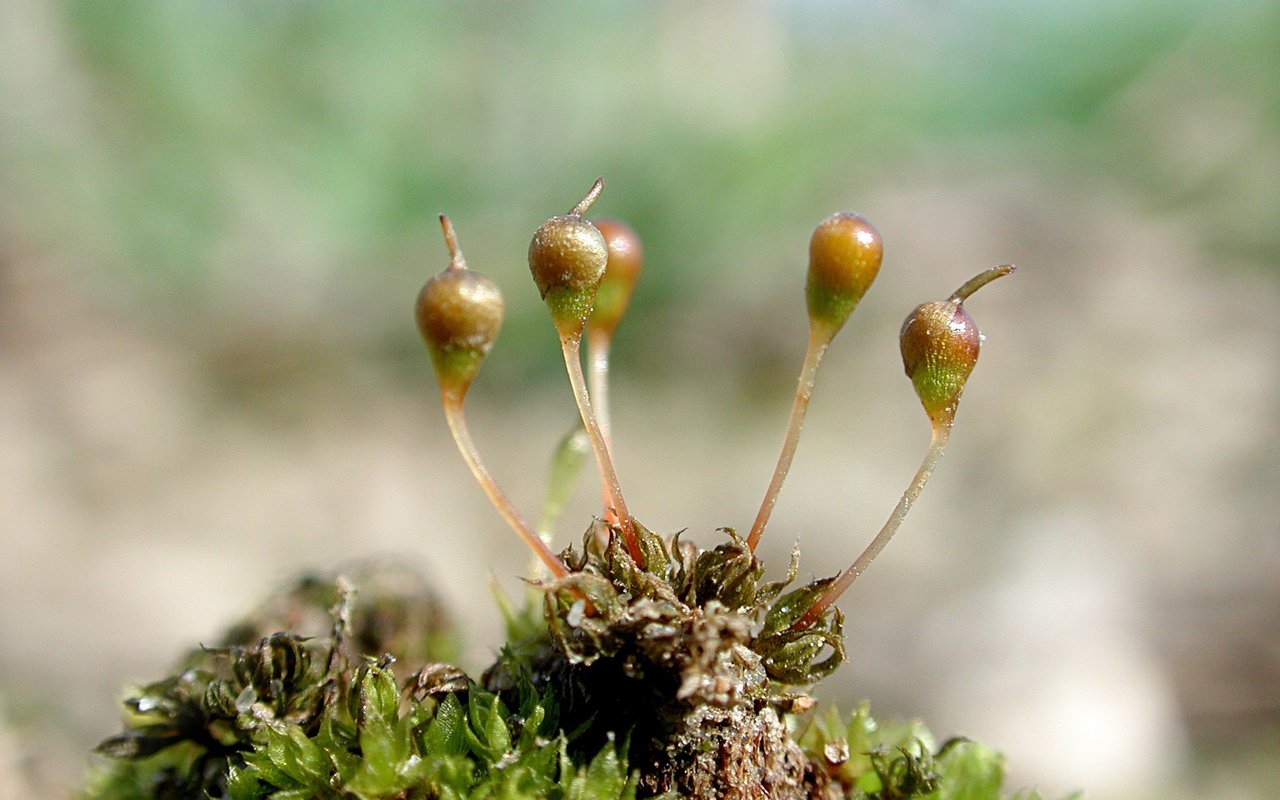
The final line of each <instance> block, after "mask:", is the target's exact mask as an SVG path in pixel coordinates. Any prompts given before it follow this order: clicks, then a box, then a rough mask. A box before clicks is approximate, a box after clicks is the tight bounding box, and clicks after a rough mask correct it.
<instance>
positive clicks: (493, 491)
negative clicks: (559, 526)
mask: <svg viewBox="0 0 1280 800" xmlns="http://www.w3.org/2000/svg"><path fill="white" fill-rule="evenodd" d="M441 399H442V400H443V404H444V418H445V421H446V422H448V424H449V432H450V433H452V434H453V441H454V443H455V444H456V445H457V446H458V452H459V453H461V454H462V459H463V460H464V461H466V462H467V466H468V467H470V468H471V474H472V475H474V476H475V479H476V482H477V483H479V484H480V488H481V489H483V490H484V493H485V494H486V495H488V497H489V502H490V503H492V504H493V507H494V508H496V509H497V510H498V513H499V514H501V515H502V518H503V519H504V520H506V521H507V524H508V525H510V526H511V529H512V530H514V531H515V532H516V535H517V536H519V537H520V539H521V540H522V541H524V543H525V544H526V545H528V546H529V549H530V550H532V551H533V554H534V555H535V556H537V557H538V560H539V561H541V562H542V563H543V564H544V565H545V566H546V568H547V569H548V570H549V571H550V572H551V575H552V576H553V577H555V578H564V577H566V576H567V575H568V574H569V570H568V569H566V568H565V565H564V564H563V563H561V561H560V559H559V558H557V557H556V555H555V553H553V552H551V548H550V547H548V546H547V543H546V542H544V541H543V540H542V538H541V537H540V536H538V534H537V533H536V532H535V531H534V530H533V528H531V527H529V525H528V523H526V522H525V521H524V520H523V519H522V518H521V517H520V514H519V512H517V511H516V508H515V506H514V505H512V504H511V501H510V500H508V499H507V496H506V495H505V494H503V492H502V489H501V488H499V487H498V482H497V481H495V480H494V479H493V475H491V474H490V473H489V470H488V469H486V468H485V466H484V462H482V461H481V460H480V452H479V451H478V450H477V449H476V445H475V442H474V441H473V440H472V438H471V432H470V430H468V429H467V420H466V416H465V415H464V414H463V411H462V400H461V398H459V397H456V396H454V395H451V394H449V393H447V392H446V393H443V394H442V398H441Z"/></svg>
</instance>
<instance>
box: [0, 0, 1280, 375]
mask: <svg viewBox="0 0 1280 800" xmlns="http://www.w3.org/2000/svg"><path fill="white" fill-rule="evenodd" d="M45 21H46V23H47V24H48V25H50V26H51V27H52V28H53V29H54V30H53V32H54V33H55V34H56V35H58V36H59V37H60V38H59V39H58V40H57V41H56V42H54V43H53V44H54V48H53V51H52V52H51V53H48V54H46V58H44V59H38V60H37V62H36V63H37V64H38V65H39V64H43V65H44V67H45V69H43V70H41V69H38V68H34V69H29V70H28V74H29V76H30V79H29V80H28V81H25V82H23V83H22V84H21V85H19V86H16V87H15V89H16V92H17V94H16V98H17V100H18V101H19V102H18V103H16V104H15V103H13V102H12V101H10V102H7V103H6V106H8V107H9V110H8V111H7V112H5V113H4V115H3V116H0V125H2V126H3V127H0V136H2V138H0V154H3V156H4V158H3V159H2V160H0V162H2V163H4V164H6V166H5V167H3V170H4V173H5V183H6V185H7V186H8V187H10V188H9V189H8V190H7V192H6V193H7V194H8V195H9V197H8V200H9V203H8V205H9V206H10V208H9V210H8V212H7V214H6V216H7V224H8V225H11V226H15V227H17V228H18V229H19V230H21V231H22V235H23V238H26V239H29V240H34V241H35V242H36V243H37V244H39V245H41V246H48V247H52V248H54V249H56V250H57V251H59V252H60V253H61V254H63V255H64V256H66V257H67V258H68V260H70V261H72V262H74V263H77V264H78V265H80V266H81V267H82V268H83V269H85V271H86V272H88V273H90V274H92V275H93V276H94V277H93V280H94V281H95V282H97V283H99V284H101V285H102V286H104V287H109V288H111V289H112V290H113V291H118V292H123V293H124V295H125V296H126V297H140V298H143V299H144V300H146V299H150V300H152V301H161V300H163V309H162V310H164V311H165V312H167V313H169V314H171V315H173V317H174V318H179V319H180V318H184V317H187V316H188V315H190V314H191V313H192V312H193V311H195V312H200V313H204V314H215V313H227V311H228V310H230V311H231V312H232V313H234V314H236V315H238V316H243V317H246V318H247V319H248V320H251V321H252V320H256V321H257V324H259V325H261V326H267V327H277V326H283V327H284V328H285V329H286V330H288V329H290V328H295V327H305V328H307V329H308V331H309V332H311V333H320V334H322V335H324V336H328V337H336V338H339V339H343V340H346V341H348V342H354V343H356V344H361V345H363V346H365V347H369V348H372V349H375V350H376V349H382V350H384V351H387V352H391V351H395V350H398V349H400V348H402V347H404V345H402V344H401V342H402V340H403V339H404V337H403V336H401V331H400V328H401V322H400V320H399V319H398V318H396V319H391V318H389V317H388V316H387V315H386V314H385V308H386V307H387V302H388V300H389V299H390V298H393V297H399V296H400V295H402V294H403V292H404V288H403V287H404V286H406V285H414V284H415V283H416V282H419V281H420V278H421V276H422V274H424V271H425V270H426V269H432V268H434V267H435V266H436V265H439V264H443V263H444V257H443V251H442V249H441V247H440V245H439V243H438V241H437V238H438V237H437V234H436V231H435V216H434V215H435V213H437V212H439V211H441V210H447V211H448V212H449V213H451V214H453V215H454V216H455V218H456V221H457V223H458V227H459V231H460V235H461V237H462V239H463V242H464V245H465V247H466V248H467V252H468V254H469V257H470V258H471V261H472V263H473V266H476V267H477V268H482V269H484V270H486V271H488V272H490V273H496V275H497V277H498V280H499V283H500V284H505V285H507V286H519V287H523V284H522V283H515V282H514V281H513V280H508V279H513V278H516V277H518V276H519V273H520V271H521V270H522V264H520V263H519V261H518V260H514V259H512V258H511V257H510V256H509V254H510V253H513V252H520V248H521V247H522V245H523V241H522V240H523V237H524V236H526V235H527V234H526V232H527V231H528V230H530V229H531V228H532V224H533V223H536V222H537V221H538V220H540V219H542V218H543V217H545V215H546V204H547V202H548V200H549V199H552V198H565V200H564V202H565V203H566V204H567V203H568V202H570V198H575V197H577V196H578V193H580V192H581V186H582V185H584V184H586V183H587V182H589V180H590V179H591V178H592V177H594V176H595V175H596V174H597V173H602V174H605V175H607V176H608V178H609V179H610V183H611V185H613V186H616V187H617V189H616V190H615V191H606V193H605V197H604V200H603V201H602V203H601V206H600V209H599V210H600V213H607V214H612V215H617V216H620V217H622V218H625V219H627V220H629V221H630V222H631V223H632V224H633V225H634V226H635V227H636V228H637V229H638V230H641V231H643V235H644V237H645V239H646V241H647V242H650V243H653V246H652V247H651V248H650V258H651V259H652V260H653V261H654V262H656V263H662V264H665V263H678V264H679V265H681V269H655V270H652V271H651V275H650V277H649V278H647V279H646V282H647V285H646V288H645V290H644V292H643V293H642V296H641V298H640V299H639V302H641V303H642V304H646V305H647V306H649V310H650V311H652V309H653V307H655V306H656V305H657V302H656V301H659V300H664V299H668V298H670V297H671V296H672V295H674V294H676V293H677V290H678V289H679V288H681V287H686V288H687V287H688V286H689V285H690V284H698V283H705V282H716V281H717V280H718V278H717V277H716V276H717V275H718V274H720V273H722V272H724V271H736V270H738V269H739V268H740V265H741V264H742V263H743V261H744V259H745V258H747V257H748V256H751V263H756V264H759V263H769V262H770V261H771V260H773V257H774V255H775V254H776V253H782V252H789V251H786V250H781V251H780V250H779V249H778V247H777V245H774V244H772V241H774V240H775V237H771V236H770V233H771V231H775V230H779V229H783V228H785V226H788V225H789V224H792V223H794V224H803V223H802V222H801V221H807V220H808V219H809V218H810V217H811V216H812V214H813V211H812V209H813V208H814V207H818V208H826V206H827V205H828V202H831V203H834V204H837V205H838V204H842V203H844V202H847V201H848V198H850V197H857V196H861V195H863V194H864V192H861V191H858V190H857V189H856V187H859V186H861V187H867V186H869V185H872V184H876V183H880V182H884V181H889V180H893V179H894V177H897V176H901V175H902V174H904V172H905V173H918V172H920V171H921V170H924V171H934V170H943V171H947V170H951V171H959V172H961V173H969V172H971V173H973V174H974V175H975V176H976V175H980V174H983V173H987V172H992V171H1006V170H1017V169H1019V168H1023V169H1026V170H1030V171H1032V172H1034V173H1036V174H1039V175H1040V176H1041V178H1042V180H1043V181H1044V186H1045V191H1046V192H1055V191H1057V190H1058V187H1063V186H1068V185H1072V184H1077V183H1079V182H1080V181H1099V180H1100V181H1104V182H1109V181H1114V182H1118V183H1121V184H1123V185H1125V186H1128V187H1131V188H1133V189H1134V190H1135V192H1136V194H1137V195H1138V196H1139V197H1140V198H1141V200H1142V202H1145V203H1148V204H1150V205H1152V206H1154V207H1160V208H1163V209H1168V208H1174V209H1178V210H1179V212H1180V213H1181V214H1183V215H1184V218H1185V220H1186V223H1187V225H1188V226H1191V227H1193V228H1194V229H1195V230H1196V232H1197V235H1198V236H1199V238H1200V240H1201V241H1202V242H1203V243H1204V245H1205V247H1206V249H1210V250H1213V251H1214V252H1216V253H1218V254H1219V255H1220V256H1222V257H1228V256H1233V255H1245V256H1247V257H1249V258H1257V257H1259V256H1264V257H1266V258H1268V259H1270V260H1272V261H1274V259H1275V256H1277V254H1280V239H1278V238H1277V236H1278V234H1277V233H1276V230H1277V228H1276V226H1275V225H1274V224H1272V220H1273V219H1274V216H1275V210H1276V202H1277V201H1276V199H1275V193H1274V192H1273V191H1271V189H1272V188H1273V187H1274V186H1275V185H1276V183H1277V180H1280V158H1277V157H1276V155H1275V154H1276V153H1277V152H1280V100H1278V99H1277V93H1276V92H1274V90H1273V88H1272V87H1271V86H1270V82H1268V81H1266V80H1260V79H1259V76H1266V75H1274V74H1277V73H1278V72H1280V11H1277V10H1276V7H1275V5H1274V4H1269V3H1262V2H1258V3H1249V2H1238V3H1230V4H1228V6H1227V7H1225V8H1223V7H1218V6H1214V7H1210V6H1208V5H1205V4H1194V3H1161V4H1131V5H1129V6H1127V7H1121V8H1117V7H1116V6H1115V5H1114V4H1109V3H1087V4H1048V5H1044V4H1033V5H1026V4H1016V3H997V4H988V5H981V6H978V5H969V4H956V5H949V6H947V5H944V6H942V7H933V6H925V5H912V4H908V5H901V4H884V5H877V6H871V7H868V6H867V5H866V4H855V5H850V6H848V7H846V6H844V5H842V4H807V3H794V4H792V3H780V4H765V3H762V4H756V5H754V6H751V7H744V8H743V9H740V10H739V11H738V13H735V14H722V13H720V12H719V11H716V10H713V9H710V8H690V7H688V6H686V5H685V4H680V3H672V4H668V5H665V6H656V5H651V4H628V3H620V2H615V3H601V4H595V5H593V6H591V7H580V6H573V7H569V6H561V5H558V4H557V5H550V6H547V5H544V4H539V5H531V6H516V7H512V6H510V5H509V4H505V3H486V2H481V3H466V4H452V3H431V4H419V3H379V4H376V5H374V6H367V5H364V4H349V3H342V2H334V1H333V0H327V1H322V2H315V3H254V2H226V3H203V2H178V3H153V2H144V1H143V0H123V1H122V2H115V3H97V2H72V3H69V4H67V5H65V6H58V7H54V8H51V9H49V10H47V11H46V20H45ZM922 154H927V159H928V160H927V161H925V162H923V163H922V161H921V155H922ZM1084 176H1089V177H1084ZM17 198H21V202H17ZM827 198H830V201H828V200H827ZM445 206H447V208H445ZM424 261H425V262H427V264H429V265H430V266H429V267H425V266H424ZM690 266H696V267H697V269H696V270H691V269H689V267H690ZM525 294H526V295H530V294H531V293H530V292H528V291H526V292H525ZM664 306H665V307H666V311H665V313H646V314H639V315H636V316H637V317H638V318H639V319H643V320H646V321H645V322H641V323H638V324H641V325H648V326H650V327H652V328H655V329H656V328H658V327H660V326H662V325H664V324H666V323H667V322H668V321H669V320H670V319H672V318H673V317H675V316H676V315H677V314H679V312H680V308H681V304H680V303H678V302H677V303H674V304H664ZM536 311H537V309H536V304H535V303H534V302H533V298H532V297H531V296H529V297H525V302H521V303H516V304H515V308H514V312H515V313H514V316H513V325H514V327H515V328H516V329H517V330H527V329H532V326H533V325H536V324H540V323H541V322H542V320H541V319H540V318H538V317H537V316H536ZM321 312H323V313H321ZM507 338H508V339H509V340H514V341H523V340H525V339H526V338H527V337H523V336H515V335H511V336H508V337H507ZM513 346H516V347H519V346H520V345H519V344H516V345H513ZM623 346H624V347H625V346H626V345H625V343H624V344H623ZM414 355H415V356H416V353H414ZM544 357H545V356H544ZM547 358H549V357H547Z"/></svg>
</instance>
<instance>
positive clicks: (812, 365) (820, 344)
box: [747, 326, 831, 553]
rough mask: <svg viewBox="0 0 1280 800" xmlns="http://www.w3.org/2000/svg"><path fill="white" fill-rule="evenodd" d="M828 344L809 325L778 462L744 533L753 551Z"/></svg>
mask: <svg viewBox="0 0 1280 800" xmlns="http://www.w3.org/2000/svg"><path fill="white" fill-rule="evenodd" d="M830 344H831V337H830V336H829V335H824V334H823V333H821V332H819V330H818V328H817V326H810V328H809V345H808V347H807V348H806V349H805V353H804V364H803V366H801V368H800V379H799V380H798V381H797V382H796V396H795V400H794V401H792V403H791V419H790V421H789V422H788V423H787V434H786V436H785V437H784V438H783V440H782V452H780V453H779V454H778V464H777V466H776V467H774V470H773V479H772V480H771V481H770V482H769V488H768V490H766V491H765V493H764V500H763V502H761V503H760V511H759V512H757V513H756V520H755V522H754V523H752V525H751V533H750V534H748V536H747V547H748V548H750V550H751V552H753V553H754V552H755V550H756V545H757V544H758V543H759V542H760V537H761V536H762V535H764V528H765V526H766V525H768V524H769V517H770V516H771V515H772V514H773V507H774V506H775V505H776V504H777V502H778V494H779V492H781V491H782V483H783V481H785V480H786V479H787V473H788V472H789V471H790V470H791V461H792V459H794V458H795V455H796V447H797V446H798V445H799V444H800V430H801V428H803V427H804V415H805V412H806V411H807V410H808V408H809V398H810V397H811V396H812V395H813V385H814V381H815V379H816V377H817V374H818V365H819V364H821V363H822V356H823V354H825V353H826V352H827V347H828V346H829V345H830Z"/></svg>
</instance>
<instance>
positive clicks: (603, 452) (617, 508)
mask: <svg viewBox="0 0 1280 800" xmlns="http://www.w3.org/2000/svg"><path fill="white" fill-rule="evenodd" d="M560 349H561V350H562V351H563V352H564V365H565V369H566V371H567V372H568V373H569V383H570V385H571V386H572V387H573V398H574V400H575V401H576V402H577V403H578V414H579V415H580V416H581V417H582V425H583V427H585V428H586V429H587V437H588V438H589V439H590V440H591V449H592V450H593V451H595V455H596V465H597V466H598V467H599V469H600V478H601V480H602V481H603V482H604V486H605V501H606V506H607V507H608V508H611V509H612V511H613V514H614V515H615V516H616V518H617V519H618V522H619V524H620V525H621V527H622V537H623V539H624V541H625V542H626V544H627V551H628V552H630V554H631V558H632V560H634V561H635V562H636V564H638V565H639V566H641V567H643V566H644V554H643V553H642V552H641V551H640V540H639V538H638V537H637V536H636V531H635V523H634V522H633V521H632V519H631V514H630V512H628V511H627V504H626V501H625V500H623V498H622V486H621V484H619V482H618V473H617V471H616V470H615V469H614V468H613V459H611V458H610V457H609V447H608V445H607V444H606V443H605V440H604V434H602V433H601V432H600V424H599V423H598V422H597V421H596V415H595V412H594V410H593V409H592V407H591V397H590V395H588V394H587V382H586V378H585V376H584V375H583V374H582V336H581V334H579V335H578V336H572V337H571V336H561V337H560Z"/></svg>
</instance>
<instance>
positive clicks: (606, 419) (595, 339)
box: [587, 329, 618, 523]
mask: <svg viewBox="0 0 1280 800" xmlns="http://www.w3.org/2000/svg"><path fill="white" fill-rule="evenodd" d="M612 344H613V337H612V336H609V335H607V334H605V333H602V332H599V331H595V330H591V329H588V330H587V391H588V393H589V394H590V395H591V398H592V400H591V402H592V405H593V407H594V408H595V411H596V421H597V422H598V423H599V424H600V436H601V438H603V439H604V446H605V449H607V450H608V451H609V452H610V453H612V452H613V436H612V433H613V431H612V427H613V426H612V423H611V419H612V417H611V415H610V413H609V350H610V347H611V345H612ZM600 492H601V495H602V497H603V498H604V514H605V520H606V521H607V522H611V523H616V522H617V521H618V518H617V515H615V514H614V513H613V508H612V507H611V498H610V496H609V484H608V482H606V481H605V479H604V478H603V476H602V477H601V479H600Z"/></svg>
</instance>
